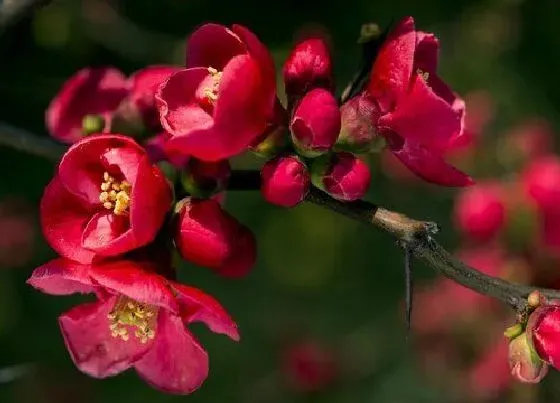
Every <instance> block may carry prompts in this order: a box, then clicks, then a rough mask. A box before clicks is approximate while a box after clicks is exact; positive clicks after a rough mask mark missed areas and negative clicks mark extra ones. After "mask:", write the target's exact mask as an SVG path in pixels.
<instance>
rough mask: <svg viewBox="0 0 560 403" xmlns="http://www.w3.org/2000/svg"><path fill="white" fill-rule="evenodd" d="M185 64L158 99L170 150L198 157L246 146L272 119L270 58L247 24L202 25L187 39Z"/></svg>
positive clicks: (228, 154)
mask: <svg viewBox="0 0 560 403" xmlns="http://www.w3.org/2000/svg"><path fill="white" fill-rule="evenodd" d="M187 48H188V52H187V69H186V70H183V71H180V72H178V73H175V74H174V75H173V76H171V78H169V80H168V81H167V82H166V83H165V84H163V85H162V87H161V88H160V90H159V92H158V94H157V95H156V101H157V104H158V108H159V112H160V116H161V123H162V125H163V127H164V129H165V130H166V131H168V132H169V133H170V134H171V135H172V137H171V139H169V141H168V143H167V146H168V149H169V150H173V151H179V152H181V153H183V154H185V155H192V156H194V157H197V158H199V159H202V160H207V161H215V160H220V159H227V158H229V157H231V156H233V155H236V154H239V153H241V152H243V151H245V150H246V149H247V148H248V147H249V146H250V145H252V143H253V141H254V140H255V139H256V138H257V137H258V136H259V135H261V134H262V133H263V132H264V131H265V129H266V127H267V125H268V122H269V121H270V120H271V119H272V118H273V111H274V105H275V102H276V76H275V72H274V63H273V61H272V58H271V56H270V54H269V53H268V50H267V49H266V48H265V47H264V45H263V44H262V43H261V42H260V41H259V40H258V39H257V37H256V36H255V35H254V34H253V33H252V32H250V31H249V30H248V29H247V28H245V27H242V26H239V25H234V26H233V27H232V29H228V28H226V27H224V26H222V25H216V24H206V25H203V26H202V27H200V28H199V29H197V30H196V31H195V32H194V33H193V34H192V35H191V37H190V38H189V40H188V44H187Z"/></svg>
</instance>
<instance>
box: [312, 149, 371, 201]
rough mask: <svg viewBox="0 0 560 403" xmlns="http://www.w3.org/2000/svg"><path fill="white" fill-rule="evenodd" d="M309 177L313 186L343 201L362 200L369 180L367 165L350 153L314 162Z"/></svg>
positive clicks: (326, 157)
mask: <svg viewBox="0 0 560 403" xmlns="http://www.w3.org/2000/svg"><path fill="white" fill-rule="evenodd" d="M311 175H312V176H311V180H312V181H313V184H314V185H315V186H317V187H318V188H320V189H322V190H323V191H325V192H327V193H328V194H330V195H331V196H332V197H334V198H335V199H338V200H344V201H352V200H358V199H360V198H362V197H363V196H364V195H365V194H366V192H367V190H368V188H369V182H370V179H371V173H370V171H369V167H368V165H367V164H366V163H365V162H364V161H362V160H361V159H359V158H357V157H356V156H355V155H353V154H350V153H336V154H333V155H330V156H325V157H322V158H319V159H317V160H315V162H314V163H313V166H312V167H311Z"/></svg>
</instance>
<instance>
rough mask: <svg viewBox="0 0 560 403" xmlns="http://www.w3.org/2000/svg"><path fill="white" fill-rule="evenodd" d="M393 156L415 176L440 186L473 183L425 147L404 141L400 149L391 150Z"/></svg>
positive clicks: (468, 177) (469, 178)
mask: <svg viewBox="0 0 560 403" xmlns="http://www.w3.org/2000/svg"><path fill="white" fill-rule="evenodd" d="M391 151H392V152H393V154H395V156H396V157H397V158H398V159H399V160H400V161H401V162H402V163H403V164H404V165H406V166H407V167H408V169H410V170H411V171H412V172H414V173H415V174H416V175H418V176H419V177H421V178H422V179H424V180H425V181H427V182H431V183H435V184H437V185H441V186H468V185H472V184H473V183H474V181H473V180H472V178H471V177H470V176H468V175H466V174H464V173H463V172H461V171H459V170H458V169H457V168H455V167H453V166H451V165H449V164H448V163H447V162H445V160H444V159H443V158H442V157H441V156H440V155H439V154H436V153H434V152H433V151H431V150H429V149H427V148H426V147H424V146H422V145H420V144H418V143H414V142H413V141H409V140H406V141H405V142H404V144H403V145H402V147H400V148H391Z"/></svg>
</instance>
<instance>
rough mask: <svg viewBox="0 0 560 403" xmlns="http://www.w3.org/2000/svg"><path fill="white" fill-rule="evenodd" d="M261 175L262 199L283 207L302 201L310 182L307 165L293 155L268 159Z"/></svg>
mask: <svg viewBox="0 0 560 403" xmlns="http://www.w3.org/2000/svg"><path fill="white" fill-rule="evenodd" d="M261 176H262V186H261V193H262V195H263V197H264V199H265V200H266V201H268V202H269V203H272V204H276V205H278V206H283V207H293V206H295V205H297V204H299V203H300V202H302V201H303V199H304V198H305V195H306V194H307V192H308V190H309V185H310V183H311V178H310V175H309V172H308V171H307V167H306V166H305V164H304V163H303V162H302V161H301V160H300V159H299V158H298V157H296V156H295V155H293V156H286V157H279V158H275V159H272V160H270V161H268V162H267V163H266V164H265V165H264V166H263V169H262V171H261Z"/></svg>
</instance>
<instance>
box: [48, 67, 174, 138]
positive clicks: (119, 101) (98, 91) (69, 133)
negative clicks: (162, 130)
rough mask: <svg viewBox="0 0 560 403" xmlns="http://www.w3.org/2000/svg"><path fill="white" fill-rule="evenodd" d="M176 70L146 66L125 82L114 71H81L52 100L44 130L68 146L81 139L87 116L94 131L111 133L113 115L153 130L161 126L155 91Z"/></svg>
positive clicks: (118, 73) (90, 69)
mask: <svg viewBox="0 0 560 403" xmlns="http://www.w3.org/2000/svg"><path fill="white" fill-rule="evenodd" d="M177 70H178V68H177V67H173V66H157V65H154V66H148V67H146V68H144V69H141V70H139V71H137V72H136V73H134V74H133V75H132V76H131V77H130V78H128V79H127V78H126V77H125V75H124V74H123V73H121V72H120V71H119V70H117V69H115V68H111V67H102V68H84V69H82V70H80V71H78V72H77V73H76V74H74V75H73V76H72V77H70V78H69V79H68V80H67V81H66V82H65V83H64V85H63V86H62V88H61V89H60V91H59V93H58V94H57V95H56V96H55V97H54V98H53V99H52V101H51V103H50V105H49V107H48V109H47V112H46V124H47V128H48V130H49V132H50V133H51V135H52V136H53V137H54V138H56V139H57V140H59V141H61V142H63V143H67V144H72V143H74V142H76V141H78V140H80V139H81V138H82V137H83V135H84V133H83V130H82V129H83V126H84V120H85V119H87V118H88V117H89V118H90V119H91V120H90V122H92V124H93V125H94V126H98V127H96V130H93V131H94V132H102V131H105V132H108V131H110V130H111V125H112V123H113V119H114V117H115V115H116V114H120V115H122V116H120V117H121V118H123V119H126V120H137V122H134V124H136V125H137V124H141V125H145V126H146V127H148V128H150V129H154V130H155V129H157V128H159V127H160V125H159V118H158V115H157V110H156V108H155V105H154V95H155V91H156V89H157V87H158V86H159V85H160V84H161V82H162V81H164V80H165V79H167V78H168V77H169V76H170V75H171V73H173V72H175V71H177ZM117 111H118V113H117ZM129 123H132V122H130V121H129ZM90 124H91V123H90ZM86 125H88V126H89V124H86Z"/></svg>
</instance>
